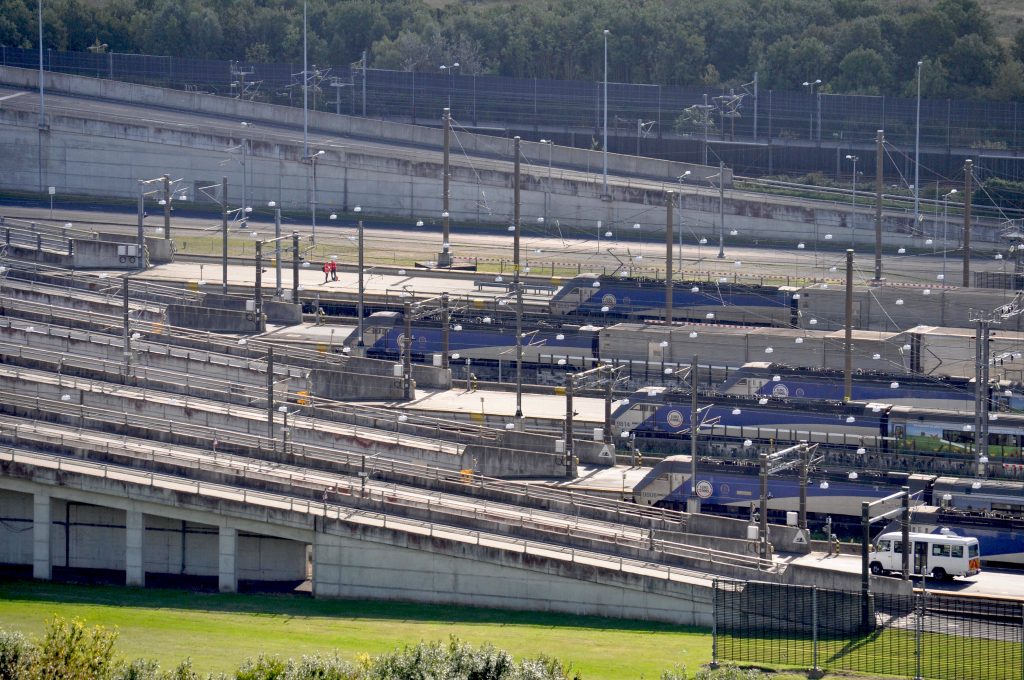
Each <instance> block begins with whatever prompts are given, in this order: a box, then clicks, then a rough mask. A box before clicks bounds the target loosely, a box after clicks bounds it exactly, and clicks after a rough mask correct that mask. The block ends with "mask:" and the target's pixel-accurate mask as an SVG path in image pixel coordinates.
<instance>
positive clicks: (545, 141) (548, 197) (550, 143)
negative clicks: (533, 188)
mask: <svg viewBox="0 0 1024 680" xmlns="http://www.w3.org/2000/svg"><path fill="white" fill-rule="evenodd" d="M540 143H541V144H544V145H546V146H547V147H548V183H547V186H546V187H545V188H544V221H545V222H547V221H548V209H549V203H550V201H551V149H552V147H554V145H555V140H553V139H542V140H540Z"/></svg>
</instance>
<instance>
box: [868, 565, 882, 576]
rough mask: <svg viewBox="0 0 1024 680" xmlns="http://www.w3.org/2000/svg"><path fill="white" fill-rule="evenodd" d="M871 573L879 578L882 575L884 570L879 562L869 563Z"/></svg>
mask: <svg viewBox="0 0 1024 680" xmlns="http://www.w3.org/2000/svg"><path fill="white" fill-rule="evenodd" d="M871 573H872V574H874V575H875V576H881V575H882V574H884V573H885V570H884V569H882V563H881V562H872V563H871Z"/></svg>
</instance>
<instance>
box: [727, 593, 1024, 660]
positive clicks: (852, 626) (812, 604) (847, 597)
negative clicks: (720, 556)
mask: <svg viewBox="0 0 1024 680" xmlns="http://www.w3.org/2000/svg"><path fill="white" fill-rule="evenodd" d="M863 598H864V595H863V594H862V593H860V592H847V591H838V590H828V589H823V588H815V587H808V586H797V585H782V584H774V583H763V582H746V583H740V582H725V581H722V582H716V583H715V587H714V603H715V604H714V618H715V626H714V629H713V635H714V640H713V650H714V652H713V655H714V657H715V658H714V659H713V660H714V661H718V660H720V659H721V660H729V661H739V662H745V661H751V662H755V663H766V664H785V665H787V666H800V667H804V668H808V669H811V670H812V671H819V672H820V671H828V672H832V671H851V672H856V673H867V674H871V675H872V676H874V675H886V676H898V677H906V678H920V679H925V678H927V679H934V680H963V679H964V678H971V679H972V680H1021V679H1022V678H1024V602H1020V601H1018V600H1012V601H1011V600H997V599H987V598H963V597H957V596H955V595H948V594H941V595H937V594H935V593H929V592H927V591H926V590H924V589H922V590H919V591H918V592H917V593H916V594H914V595H893V594H885V593H871V594H870V596H869V599H868V602H867V609H866V610H865V608H864V605H865V602H864V599H863ZM865 611H866V612H867V614H868V620H867V622H866V624H865V621H864V619H863V617H864V613H865Z"/></svg>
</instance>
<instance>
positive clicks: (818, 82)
mask: <svg viewBox="0 0 1024 680" xmlns="http://www.w3.org/2000/svg"><path fill="white" fill-rule="evenodd" d="M815 85H821V78H817V79H815V80H805V81H804V87H809V88H811V112H810V119H811V141H812V142H813V141H814V86H815ZM819 132H820V131H819Z"/></svg>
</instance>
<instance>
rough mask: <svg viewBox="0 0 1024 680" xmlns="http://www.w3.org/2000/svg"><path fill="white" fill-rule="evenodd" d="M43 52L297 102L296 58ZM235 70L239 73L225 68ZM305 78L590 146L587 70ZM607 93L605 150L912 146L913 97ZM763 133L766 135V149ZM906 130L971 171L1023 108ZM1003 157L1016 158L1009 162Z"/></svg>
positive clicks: (7, 55) (400, 116)
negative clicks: (955, 155) (556, 75)
mask: <svg viewBox="0 0 1024 680" xmlns="http://www.w3.org/2000/svg"><path fill="white" fill-rule="evenodd" d="M43 57H44V58H43V66H44V68H45V69H47V70H50V71H55V72H61V73H71V74H76V75H82V76H89V77H94V78H106V79H111V80H124V81H130V82H138V83H145V84H150V85H157V86H161V87H170V88H178V89H186V90H191V91H199V92H208V93H211V94H217V95H222V96H234V97H244V98H247V99H256V100H259V101H266V102H272V103H277V104H290V105H294V106H301V105H302V99H303V97H302V87H301V84H302V70H303V69H302V65H301V64H292V63H276V64H246V65H245V66H244V68H240V67H239V64H238V62H233V61H227V60H213V59H191V58H186V57H166V56H155V55H144V54H123V53H114V52H109V53H102V54H93V53H87V52H57V51H53V50H46V51H45V52H44V55H43ZM0 64H2V65H4V66H16V67H20V68H29V69H35V68H37V67H38V65H39V53H38V52H37V51H35V50H31V49H22V48H14V47H6V46H0ZM243 71H244V73H245V74H246V75H245V78H242V77H240V75H239V73H241V72H243ZM310 80H311V83H312V85H313V87H311V89H310V106H311V107H313V108H315V109H318V110H321V111H333V112H336V113H346V114H350V115H362V116H369V117H372V118H385V119H393V120H406V121H409V122H413V123H417V122H419V123H428V124H429V123H431V122H433V123H435V124H440V118H441V110H442V109H443V108H445V107H449V108H451V110H452V116H453V119H454V120H455V122H456V124H457V126H463V127H466V128H477V129H490V130H492V131H496V132H498V133H500V132H503V131H510V130H514V131H516V133H517V134H523V133H524V131H526V130H533V131H535V132H536V133H537V134H538V135H539V136H545V137H549V138H550V137H554V138H555V140H556V142H558V143H560V144H570V145H574V146H584V147H585V146H588V145H594V146H595V147H596V146H597V145H598V144H599V141H600V139H601V136H602V135H601V134H599V131H600V130H601V128H602V125H603V113H604V111H603V108H604V101H603V94H602V92H603V87H602V83H601V82H595V81H560V80H544V79H538V78H510V77H505V76H495V75H479V74H470V73H466V74H462V73H458V72H455V73H447V72H438V73H422V72H419V73H417V72H412V71H390V70H384V69H371V68H365V69H364V68H358V67H353V66H351V65H347V64H346V65H344V66H340V67H330V66H327V67H324V66H319V67H312V68H311V70H310ZM607 107H608V125H609V136H610V139H609V150H610V151H613V152H615V153H623V154H633V153H638V154H639V153H643V154H644V155H655V156H659V157H674V156H679V157H678V158H674V159H675V160H695V159H692V158H688V157H685V158H684V156H686V155H687V154H690V155H692V154H693V153H694V145H695V144H697V145H698V146H699V144H700V143H701V142H702V141H703V140H709V141H711V142H720V143H723V144H721V145H720V146H718V147H716V151H717V152H718V153H731V154H734V155H735V154H737V153H741V150H740V149H738V148H737V143H739V144H740V147H743V149H742V153H743V154H746V156H743V158H747V162H748V163H751V164H765V165H770V164H772V163H774V164H780V163H786V162H787V160H786V157H787V153H786V152H785V150H784V149H785V148H786V147H789V146H792V147H793V148H794V153H795V152H796V151H799V154H798V155H800V156H804V157H806V156H807V155H808V153H809V152H811V151H813V150H814V149H816V148H818V147H821V146H822V144H823V143H824V144H827V145H828V146H829V148H828V149H827V150H824V151H827V152H828V153H824V151H823V150H822V149H820V148H818V150H819V151H822V154H818V155H820V156H821V158H819V159H817V160H818V161H820V162H821V163H820V164H824V165H823V167H829V164H828V162H829V161H830V160H831V159H832V156H835V164H836V166H837V167H836V171H837V174H846V175H847V176H848V175H849V173H850V172H852V168H841V167H840V166H841V163H840V158H841V153H840V154H836V153H835V152H834V149H833V147H835V148H840V147H843V148H846V147H849V148H850V149H853V147H854V146H855V145H868V146H870V145H872V144H873V140H874V138H875V132H876V130H879V129H884V130H885V134H886V139H887V141H888V143H890V144H892V145H894V146H896V147H899V148H900V149H902V152H900V153H899V154H897V155H901V156H905V155H906V153H907V152H908V150H911V149H913V147H914V141H915V134H916V132H917V122H916V121H917V118H916V115H917V103H916V100H915V99H914V98H909V97H890V96H867V95H840V94H831V93H828V92H816V93H814V95H813V96H810V95H809V94H808V93H807V92H806V91H781V90H769V89H766V88H760V89H758V88H754V87H753V86H752V83H748V84H747V85H746V86H743V87H740V88H728V87H726V86H713V87H709V86H675V85H660V84H644V83H608V103H607ZM560 135H564V137H565V138H562V137H561V136H560ZM766 142H771V143H772V145H774V146H776V147H778V148H776V149H775V150H774V151H773V152H772V153H769V152H768V151H766V150H765V143H766ZM725 143H727V144H725ZM920 144H921V147H922V152H928V153H932V154H942V155H948V154H949V153H950V150H951V149H959V150H964V149H973V150H976V151H977V153H976V154H974V155H975V156H976V163H978V164H977V165H976V166H975V168H976V172H980V171H982V170H983V169H984V168H983V166H982V165H981V161H980V160H978V159H981V158H983V157H986V156H987V157H988V164H989V165H991V166H992V167H991V169H992V170H993V171H997V170H998V169H999V168H998V167H997V166H999V164H1000V163H1002V162H1003V161H1005V160H1006V159H1002V160H999V159H1000V157H1002V156H1006V155H1007V152H1009V155H1011V156H1016V155H1017V153H1018V152H1019V151H1021V149H1022V148H1024V110H1022V105H1021V103H1020V102H1016V101H1010V102H992V101H970V100H956V99H926V100H922V101H921V114H920ZM698 153H699V154H702V153H706V152H698ZM769 156H770V157H769ZM712 160H713V159H712ZM726 160H727V162H728V161H729V160H730V159H726ZM732 160H733V161H741V160H742V158H741V157H739V156H737V158H735V159H732ZM936 160H938V159H936ZM794 162H795V161H794ZM894 162H896V163H897V164H899V163H901V162H906V159H905V158H902V157H901V158H897V159H895V160H894ZM733 164H734V163H730V165H733ZM809 167H810V166H809ZM1013 168H1017V169H1018V170H1019V168H1018V166H1017V165H1013ZM813 169H818V168H813ZM1011 174H1012V173H1011Z"/></svg>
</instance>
